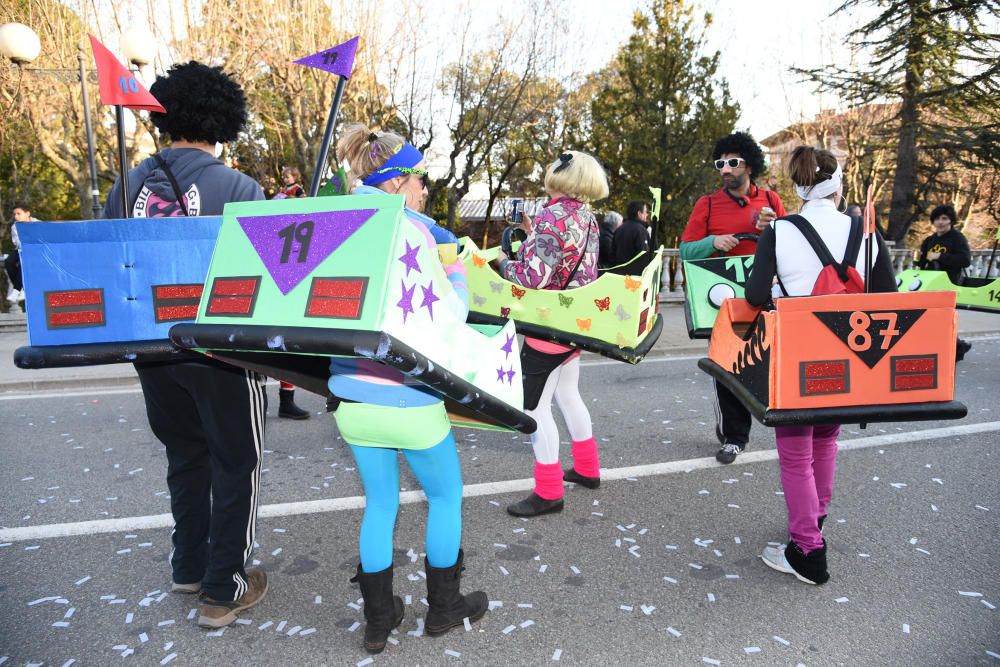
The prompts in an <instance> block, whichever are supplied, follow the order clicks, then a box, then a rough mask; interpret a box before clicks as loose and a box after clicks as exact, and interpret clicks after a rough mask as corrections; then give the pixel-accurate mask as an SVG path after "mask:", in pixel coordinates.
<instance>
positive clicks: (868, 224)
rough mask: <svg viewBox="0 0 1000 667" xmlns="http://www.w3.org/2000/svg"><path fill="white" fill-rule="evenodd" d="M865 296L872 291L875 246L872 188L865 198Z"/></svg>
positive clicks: (870, 187) (869, 188)
mask: <svg viewBox="0 0 1000 667" xmlns="http://www.w3.org/2000/svg"><path fill="white" fill-rule="evenodd" d="M864 225H865V294H871V291H872V263H873V262H872V247H873V246H874V244H875V207H874V206H873V205H872V186H871V185H869V186H868V194H867V196H866V198H865V219H864Z"/></svg>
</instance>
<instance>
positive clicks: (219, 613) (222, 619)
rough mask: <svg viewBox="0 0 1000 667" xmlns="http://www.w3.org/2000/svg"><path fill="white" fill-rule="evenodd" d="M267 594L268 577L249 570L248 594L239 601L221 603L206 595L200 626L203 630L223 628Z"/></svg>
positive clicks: (200, 610) (200, 607) (203, 596)
mask: <svg viewBox="0 0 1000 667" xmlns="http://www.w3.org/2000/svg"><path fill="white" fill-rule="evenodd" d="M266 594H267V575H266V574H264V573H263V572H261V571H260V570H257V569H254V568H251V569H249V570H247V592H246V593H244V594H243V595H241V596H240V599H239V600H232V601H230V602H220V601H218V600H213V599H212V598H210V597H208V596H207V595H205V594H204V593H202V595H201V599H200V602H201V604H200V606H199V607H198V612H199V616H198V625H200V626H201V627H203V628H223V627H225V626H227V625H229V624H230V623H232V622H233V621H235V620H236V618H237V612H240V611H243V610H244V609H249V608H250V607H253V606H254V605H255V604H257V603H258V602H260V601H261V600H263V599H264V596H265V595H266Z"/></svg>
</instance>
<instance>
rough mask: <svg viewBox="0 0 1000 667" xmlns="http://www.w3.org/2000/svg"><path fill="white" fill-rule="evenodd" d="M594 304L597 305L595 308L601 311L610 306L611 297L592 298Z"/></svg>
mask: <svg viewBox="0 0 1000 667" xmlns="http://www.w3.org/2000/svg"><path fill="white" fill-rule="evenodd" d="M594 305H596V306H597V310H599V311H601V312H602V313H603V312H604V311H606V310H607V309H608V308H610V307H611V297H610V296H606V297H604V298H603V299H594Z"/></svg>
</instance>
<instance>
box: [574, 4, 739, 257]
mask: <svg viewBox="0 0 1000 667" xmlns="http://www.w3.org/2000/svg"><path fill="white" fill-rule="evenodd" d="M703 20H704V26H707V25H710V24H711V21H712V17H711V15H710V14H705V15H704V17H703ZM633 26H634V32H633V33H632V36H631V37H630V38H629V40H628V42H627V43H626V44H625V45H624V46H623V47H622V48H621V50H620V51H619V52H618V54H617V56H616V57H615V59H614V60H613V61H612V62H611V64H610V65H609V66H608V67H607V68H606V69H605V70H604V71H603V72H602V73H601V74H600V76H599V78H600V79H603V84H602V85H600V86H599V87H598V93H597V96H596V98H595V99H594V101H593V103H592V104H591V134H590V144H591V148H592V149H593V150H594V151H595V155H596V156H597V157H598V159H600V160H601V162H602V163H603V164H604V166H605V167H606V169H607V171H608V177H609V180H610V181H611V192H612V195H611V199H610V201H609V202H608V203H607V204H606V206H607V207H609V208H613V209H617V210H619V211H622V210H623V209H624V207H625V205H626V204H627V202H628V201H629V200H632V199H641V200H649V199H650V194H649V189H648V187H649V186H653V187H659V188H661V189H662V191H663V203H662V209H661V216H660V233H661V235H660V236H659V238H661V239H663V240H664V242H665V243H666V244H668V245H670V244H672V243H673V240H674V237H675V236H678V235H679V234H680V232H681V231H682V230H683V228H684V225H685V224H686V223H687V219H688V217H689V216H690V214H691V209H692V208H693V207H694V203H695V201H696V200H697V199H698V197H700V196H701V195H703V194H705V193H706V192H709V191H711V190H714V189H716V188H717V187H718V174H717V172H716V171H715V170H714V169H712V168H711V166H710V164H709V161H710V159H711V152H712V146H713V145H714V143H715V141H716V140H717V139H718V138H719V137H723V136H725V135H727V134H729V133H730V132H732V131H733V127H734V124H735V122H736V118H737V116H738V107H737V105H736V103H735V102H734V101H732V100H731V99H730V97H729V89H728V87H727V85H726V83H725V82H724V81H722V80H720V79H718V78H717V70H718V64H719V53H718V52H716V53H713V54H704V53H702V52H703V50H704V28H703V27H697V26H696V20H695V17H694V10H693V8H692V6H691V3H690V2H687V1H686V0H652V1H651V2H650V4H649V7H648V9H647V10H646V11H641V12H637V13H636V15H635V17H634V18H633ZM602 206H604V205H603V204H602Z"/></svg>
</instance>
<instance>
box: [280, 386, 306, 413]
mask: <svg viewBox="0 0 1000 667" xmlns="http://www.w3.org/2000/svg"><path fill="white" fill-rule="evenodd" d="M278 399H279V405H278V416H279V417H284V418H286V419H309V413H308V412H307V411H306V410H303V409H302V408H300V407H299V406H297V405H295V390H294V389H279V390H278Z"/></svg>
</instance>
